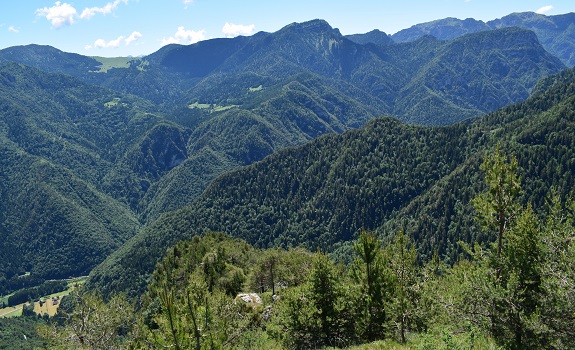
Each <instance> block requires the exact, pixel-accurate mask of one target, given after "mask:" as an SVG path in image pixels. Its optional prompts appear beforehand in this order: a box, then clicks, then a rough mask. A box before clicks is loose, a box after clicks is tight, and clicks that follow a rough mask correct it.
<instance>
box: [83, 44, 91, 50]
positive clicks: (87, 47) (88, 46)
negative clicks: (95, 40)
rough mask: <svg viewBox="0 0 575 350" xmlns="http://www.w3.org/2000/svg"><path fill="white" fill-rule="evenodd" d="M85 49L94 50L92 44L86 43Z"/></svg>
mask: <svg viewBox="0 0 575 350" xmlns="http://www.w3.org/2000/svg"><path fill="white" fill-rule="evenodd" d="M84 50H92V45H86V46H84Z"/></svg>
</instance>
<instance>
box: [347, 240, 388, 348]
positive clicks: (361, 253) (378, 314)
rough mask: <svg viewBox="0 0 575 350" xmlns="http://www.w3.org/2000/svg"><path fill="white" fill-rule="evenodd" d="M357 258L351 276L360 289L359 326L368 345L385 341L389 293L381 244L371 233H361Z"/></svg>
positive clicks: (357, 247) (356, 247)
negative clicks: (386, 306) (386, 305)
mask: <svg viewBox="0 0 575 350" xmlns="http://www.w3.org/2000/svg"><path fill="white" fill-rule="evenodd" d="M353 250H354V252H355V254H356V258H355V260H354V263H353V266H352V275H353V278H354V280H355V282H356V283H358V284H359V285H360V286H361V287H360V288H361V293H362V297H361V300H360V302H361V304H362V307H361V309H362V312H361V318H360V319H359V320H358V321H357V322H358V328H359V329H358V332H359V333H360V337H361V338H362V339H365V340H367V341H374V340H376V339H383V338H384V336H385V335H384V333H385V332H384V331H385V323H386V321H387V314H386V310H385V302H386V300H387V296H388V295H387V294H388V289H389V281H388V279H389V274H388V271H386V268H385V264H384V260H383V254H382V248H381V242H380V241H379V239H378V238H377V237H376V236H375V234H374V233H372V232H366V231H362V232H361V234H360V236H359V238H358V240H357V243H355V245H354V246H353Z"/></svg>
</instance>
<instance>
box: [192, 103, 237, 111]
mask: <svg viewBox="0 0 575 350" xmlns="http://www.w3.org/2000/svg"><path fill="white" fill-rule="evenodd" d="M235 107H237V105H229V106H218V105H212V104H207V103H199V102H195V103H192V104H190V105H188V108H189V109H194V108H199V109H206V110H209V111H210V112H223V111H227V110H228V109H232V108H235Z"/></svg>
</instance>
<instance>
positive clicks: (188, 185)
mask: <svg viewBox="0 0 575 350" xmlns="http://www.w3.org/2000/svg"><path fill="white" fill-rule="evenodd" d="M368 34H369V33H368ZM366 35H367V34H365V35H358V36H351V37H346V36H343V35H341V33H340V32H339V30H337V29H334V28H332V27H331V26H330V25H329V24H328V23H327V22H325V21H322V20H313V21H310V22H305V23H293V24H290V25H288V26H286V27H284V28H283V29H281V30H279V31H277V32H275V33H263V32H261V33H257V34H255V35H253V36H250V37H237V38H233V39H213V40H208V41H203V42H199V43H197V44H193V45H188V46H183V45H168V46H166V47H164V48H162V49H160V50H159V51H158V52H155V53H153V54H151V55H149V56H146V57H143V58H137V59H134V58H117V59H104V58H99V57H86V56H81V55H77V54H70V53H65V52H62V51H60V50H58V49H55V48H52V47H47V46H38V45H28V46H21V47H12V48H7V49H4V50H0V91H1V93H0V110H1V111H2V112H1V119H0V125H1V127H0V130H1V133H0V145H1V147H2V151H1V152H2V157H1V161H2V163H3V164H2V173H1V174H0V176H1V177H2V181H1V182H0V191H1V192H0V194H1V195H2V199H3V201H2V203H1V204H0V207H1V211H0V213H1V214H0V215H1V217H0V220H1V225H0V234H1V235H2V239H3V241H4V242H5V244H3V246H2V248H0V249H2V251H1V252H0V253H1V254H0V256H1V258H0V271H2V273H1V274H0V287H2V288H3V290H5V291H7V290H10V288H12V287H11V286H13V285H15V284H17V283H19V282H18V281H19V279H18V275H21V274H23V273H24V272H31V275H32V276H35V277H40V278H56V277H66V276H70V275H79V274H85V273H88V272H89V271H91V269H92V268H93V267H94V266H96V265H97V264H98V263H100V262H101V261H102V260H103V259H105V258H106V257H107V256H108V255H109V254H110V253H112V252H113V251H115V250H116V249H118V248H119V247H121V248H120V249H119V250H118V251H117V252H116V253H115V255H112V257H110V258H109V260H108V261H107V262H105V263H104V265H102V266H101V267H100V268H99V269H98V270H97V272H96V274H95V277H94V278H93V281H94V283H95V284H99V285H100V286H102V288H104V289H106V288H111V286H113V283H114V282H113V281H115V280H118V278H119V275H114V273H118V271H119V270H118V269H124V268H126V269H127V270H125V271H132V270H135V271H134V275H133V276H134V278H133V279H132V280H131V281H133V282H134V283H132V284H131V285H130V286H118V288H119V289H124V290H126V289H128V290H131V291H133V292H134V293H136V291H141V288H143V287H144V286H145V282H146V278H147V277H146V276H147V273H148V272H149V271H150V266H151V267H152V268H153V265H154V264H155V262H156V261H157V258H159V256H160V255H161V252H163V251H164V250H165V248H166V247H167V246H169V245H171V244H173V243H174V242H175V240H177V239H179V238H181V237H188V236H189V235H190V234H191V232H192V233H193V232H203V231H204V230H206V229H214V230H223V231H226V232H228V233H230V234H232V235H238V236H242V237H244V238H246V239H247V240H248V241H249V242H250V243H256V244H259V245H262V246H268V245H284V246H288V245H297V244H308V246H309V247H313V248H321V249H326V250H330V251H338V249H339V251H342V252H343V251H345V249H348V248H349V247H347V246H346V245H345V242H346V241H348V240H349V239H351V238H353V237H354V234H355V232H356V231H357V229H358V228H360V227H362V226H365V227H369V228H373V229H377V228H379V227H382V225H384V223H385V222H387V221H389V222H390V223H389V225H391V224H393V222H394V221H393V220H394V218H396V217H398V215H399V213H401V212H402V211H405V210H408V209H407V208H410V205H415V204H413V203H418V201H422V203H423V204H420V205H418V206H417V207H416V208H413V209H411V211H409V213H407V214H406V215H405V216H408V215H414V214H413V213H415V212H417V210H420V209H421V208H422V207H425V206H426V205H430V204H429V203H428V202H427V201H428V199H425V198H427V197H425V195H426V194H429V193H430V192H429V191H432V190H435V191H440V190H439V189H437V188H438V187H437V186H439V184H443V183H447V184H446V186H447V185H449V181H448V180H447V179H449V178H451V177H454V178H455V177H456V176H455V175H454V174H455V173H456V172H457V171H471V170H466V169H472V167H471V168H468V167H463V165H462V164H465V162H471V160H477V159H480V156H479V155H478V154H479V153H477V151H478V150H480V149H484V148H485V147H488V146H489V145H491V144H492V142H491V141H489V139H490V137H489V135H491V134H490V133H487V134H486V133H485V132H484V130H487V129H489V130H491V129H495V127H493V125H491V124H488V125H487V126H485V127H484V126H481V127H479V125H482V124H481V123H482V122H484V120H489V118H484V119H481V121H476V120H477V119H478V118H479V117H480V116H482V115H483V114H485V113H488V112H493V111H495V110H497V109H498V108H501V107H504V106H506V105H509V104H513V103H517V102H521V101H523V100H525V99H526V98H527V97H528V96H529V95H530V94H532V93H533V91H538V92H537V93H539V94H540V95H541V94H542V95H545V93H544V91H546V90H545V89H543V88H541V87H540V85H537V86H536V84H537V82H538V81H540V79H542V78H545V77H548V76H550V75H552V74H556V73H558V72H560V71H562V70H564V69H565V67H566V66H565V63H563V62H561V61H560V59H559V58H557V57H555V56H553V55H552V54H551V53H549V52H548V51H546V50H545V47H544V46H542V45H541V44H540V41H541V39H540V38H539V39H538V35H539V34H535V33H534V32H533V31H530V30H526V29H521V28H516V27H514V28H502V29H497V30H490V31H481V32H477V33H470V34H466V35H463V36H459V37H456V38H453V39H450V40H440V39H437V38H434V37H432V36H422V37H420V38H418V39H416V40H415V41H410V42H405V43H394V42H392V41H391V40H387V39H390V38H389V37H388V36H387V35H385V34H384V33H382V32H372V33H371V34H370V35H369V36H366ZM570 35H571V34H570V32H569V31H565V35H564V37H565V38H572V37H573V36H570ZM391 39H393V37H392V38H391ZM362 40H363V42H362ZM394 40H395V39H394ZM567 72H569V71H567ZM554 79H557V78H554ZM541 84H543V83H541ZM534 89H535V90H534ZM537 93H536V94H537ZM534 96H535V95H534ZM533 98H534V97H531V99H533ZM558 103H559V102H558ZM382 115H389V116H392V117H395V118H397V119H398V120H396V119H390V118H378V119H376V120H375V121H372V120H374V119H375V118H376V117H379V116H382ZM495 115H497V113H496V114H495ZM492 118H494V117H492ZM370 121H371V122H370ZM474 121H475V122H474ZM405 122H407V123H410V124H403V123H405ZM458 122H462V123H459V124H456V125H455V126H444V125H451V124H453V123H458ZM366 123H367V125H366V126H365V127H363V126H364V125H365V124H366ZM415 124H418V125H415ZM468 124H469V125H472V126H468ZM421 125H425V126H421ZM440 126H442V127H440ZM357 128H360V129H357ZM351 129H357V131H351V132H349V130H351ZM346 131H347V132H346ZM341 133H344V134H343V135H342V136H335V135H328V134H341ZM516 134H521V133H519V132H517V133H514V134H513V135H516ZM324 135H328V136H324ZM510 135H511V134H510ZM322 136H323V137H322ZM318 137H319V139H317V138H318ZM509 137H511V136H509ZM514 137H515V136H514ZM315 139H317V141H312V140H315ZM310 141H312V143H309V142H310ZM304 144H305V146H301V145H304ZM293 146H299V147H300V148H291V147H293ZM280 150H284V151H282V152H283V153H277V154H276V152H278V151H280ZM270 155H271V156H270ZM268 156H269V157H268ZM266 157H267V158H266ZM264 158H265V160H264V161H263V162H259V161H262V160H263V159H264ZM254 163H255V164H254ZM404 163H405V164H404ZM250 164H253V165H251V166H250ZM402 164H404V165H402ZM473 164H477V163H473ZM400 165H402V166H400ZM244 166H249V167H248V168H245V169H243V170H239V171H238V172H234V173H228V172H229V171H232V170H235V169H238V168H240V167H244ZM290 167H291V168H290ZM274 169H275V170H274ZM289 174H293V176H291V177H290V178H286V177H285V176H286V175H289ZM214 179H217V180H216V181H215V182H213V183H212V181H213V180H214ZM374 182H375V183H376V184H377V186H375V185H374V184H373V183H374ZM210 183H212V185H210ZM208 186H209V188H208ZM370 186H375V187H374V188H373V189H371V188H370ZM206 188H208V190H207V191H205V192H204V190H205V189H206ZM250 191H254V192H250ZM278 191H279V192H278ZM364 192H365V193H367V192H369V195H367V194H365V193H364ZM286 196H287V197H286ZM238 201H239V202H238ZM242 201H248V202H242ZM336 203H338V204H337V210H336V209H334V207H333V205H336ZM449 203H451V202H449ZM351 208H354V209H355V211H354V212H353V215H351V214H350V212H349V211H348V210H351ZM466 210H467V209H466ZM278 211H279V212H278ZM398 220H399V219H398ZM438 220H439V221H438ZM426 222H427V225H428V226H427V227H429V228H430V230H435V231H433V232H434V234H437V237H442V238H441V239H440V238H436V239H437V240H438V241H435V242H432V240H431V238H429V237H430V236H431V234H427V233H425V234H424V233H422V234H421V235H422V238H421V239H419V240H418V242H419V243H420V244H422V246H425V245H427V246H429V247H430V248H429V249H431V248H433V249H439V250H441V252H442V253H443V254H445V256H446V257H447V258H449V259H454V258H455V256H456V255H457V251H451V250H450V249H452V248H450V247H451V246H450V243H453V240H452V237H451V238H449V239H448V238H446V237H449V235H450V233H449V232H452V231H450V230H452V228H451V227H450V226H449V222H443V221H441V218H438V217H437V216H436V215H431V214H429V220H428V221H426ZM160 232H162V233H160ZM473 238H476V237H475V236H473V237H471V236H470V237H466V240H470V239H473ZM479 238H481V237H479ZM312 241H313V242H315V243H311V242H312ZM125 242H127V244H126V245H124V243H125ZM427 246H426V247H427ZM425 249H428V248H425ZM342 254H343V253H342ZM148 265H149V266H148ZM120 274H123V272H120ZM122 278H123V277H122ZM129 280H130V279H129ZM118 281H119V280H118ZM118 283H119V282H118Z"/></svg>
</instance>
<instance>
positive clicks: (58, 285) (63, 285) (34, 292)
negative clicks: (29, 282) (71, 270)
mask: <svg viewBox="0 0 575 350" xmlns="http://www.w3.org/2000/svg"><path fill="white" fill-rule="evenodd" d="M66 289H68V282H66V281H46V282H44V283H42V284H41V285H39V286H36V287H30V288H24V289H20V290H18V291H17V292H15V293H14V294H12V295H10V297H8V306H14V305H18V304H22V303H25V302H28V301H32V302H33V301H36V300H37V299H38V298H40V297H43V296H46V295H50V294H54V293H58V292H62V291H64V290H66Z"/></svg>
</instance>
